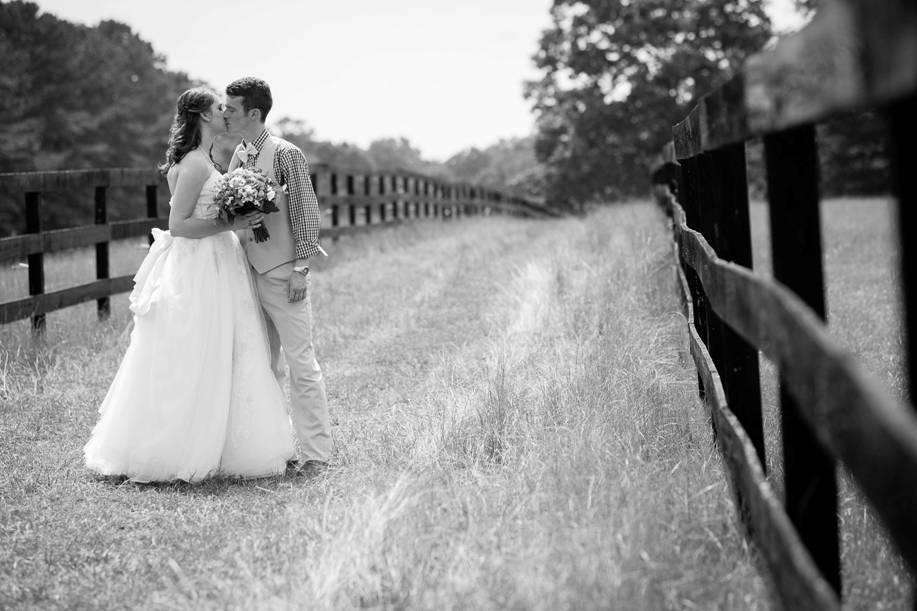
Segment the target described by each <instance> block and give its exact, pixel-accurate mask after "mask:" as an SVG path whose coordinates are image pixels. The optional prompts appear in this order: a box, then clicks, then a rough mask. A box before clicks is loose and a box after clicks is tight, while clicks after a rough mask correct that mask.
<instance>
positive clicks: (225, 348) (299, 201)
mask: <svg viewBox="0 0 917 611" xmlns="http://www.w3.org/2000/svg"><path fill="white" fill-rule="evenodd" d="M272 104H273V99H272V97H271V90H270V87H268V84H267V83H265V82H264V81H262V80H260V79H257V78H252V77H246V78H242V79H239V80H236V81H234V82H232V83H231V84H230V85H229V86H227V87H226V95H225V98H224V97H223V96H220V95H219V94H217V93H216V92H214V91H212V90H210V89H208V88H204V87H197V88H194V89H189V90H188V91H185V92H184V93H182V94H181V95H180V96H179V97H178V101H177V103H176V109H175V118H174V121H173V123H172V128H171V130H170V133H169V144H168V148H167V150H166V154H165V163H163V164H162V165H161V166H160V170H161V171H162V173H163V174H164V175H165V176H166V179H167V181H168V184H169V191H170V193H171V195H172V198H171V200H170V201H169V206H170V211H169V231H166V232H164V231H160V230H158V229H154V230H153V236H154V242H153V245H152V246H151V247H150V250H149V253H148V254H147V255H146V257H145V258H144V260H143V263H141V265H140V268H139V270H138V271H137V275H136V276H135V278H134V289H133V292H132V293H131V295H130V309H131V312H132V313H133V319H134V327H133V330H132V332H131V336H130V345H129V346H128V348H127V352H126V353H125V354H124V358H123V360H122V361H121V365H120V367H119V369H118V372H117V374H116V375H115V377H114V381H113V382H112V383H111V387H110V388H109V390H108V394H107V395H106V396H105V399H104V400H103V401H102V404H101V407H100V408H99V412H100V414H101V416H100V418H99V421H98V423H97V424H96V426H95V428H94V429H93V431H92V434H91V436H90V439H89V441H88V443H87V444H86V445H85V447H84V449H83V452H84V455H85V460H86V466H87V467H88V468H89V469H90V470H91V471H94V472H96V473H99V474H101V475H106V476H120V477H125V478H127V479H130V480H132V481H136V482H170V481H175V480H182V481H185V482H192V483H193V482H199V481H201V480H204V479H206V478H211V477H217V476H220V477H237V478H257V477H269V476H274V475H281V474H284V473H286V472H287V471H288V470H292V471H293V472H294V473H302V474H307V475H312V474H315V473H317V472H319V471H320V470H321V469H323V468H324V467H327V465H328V461H329V459H330V455H331V447H332V440H331V430H330V422H329V417H328V404H327V399H326V396H325V383H324V380H323V378H322V371H321V369H320V367H319V365H318V362H317V361H316V359H315V351H314V348H313V345H312V330H311V328H312V306H311V296H310V286H311V283H310V280H311V278H310V276H309V267H308V260H309V258H310V257H312V256H315V255H319V254H321V255H324V254H325V252H324V251H323V250H322V248H321V246H319V243H318V232H319V227H320V225H321V214H320V211H319V207H318V201H317V199H316V197H315V192H314V190H313V189H312V183H311V181H310V178H309V166H308V163H307V161H306V158H305V156H304V155H303V153H302V151H301V150H300V149H299V148H298V147H296V146H295V145H293V144H291V143H290V142H287V141H286V140H283V139H281V138H278V137H276V136H273V135H271V134H270V133H269V132H268V131H267V130H266V129H265V127H264V122H265V119H266V118H267V115H268V113H269V112H270V110H271V106H272ZM227 131H228V132H229V134H230V135H233V136H238V137H239V138H241V142H240V144H239V145H238V146H237V147H236V150H235V152H234V153H233V156H232V158H231V160H230V163H229V171H230V172H231V171H233V170H235V169H236V168H240V167H241V168H248V169H258V170H260V171H261V172H263V173H264V174H265V175H267V176H268V177H269V178H271V179H273V181H274V183H275V184H276V185H278V187H277V188H276V190H275V193H276V195H275V200H274V204H275V205H276V207H277V208H278V210H277V212H275V213H273V214H263V213H261V212H258V211H255V212H250V213H247V214H244V215H239V216H235V217H232V216H230V215H223V214H221V209H220V205H219V203H218V202H217V198H216V194H217V191H218V189H219V186H220V183H221V178H222V172H221V168H220V167H219V165H218V164H216V163H215V162H214V161H213V159H212V158H211V156H210V150H211V148H212V146H213V142H214V139H215V138H217V136H220V135H222V134H225V133H226V132H227ZM227 217H228V218H227ZM258 227H264V228H266V229H267V230H268V233H269V235H270V237H269V239H268V240H266V241H258V240H256V239H255V237H254V233H253V229H254V228H258ZM281 354H282V356H281ZM284 361H285V362H286V367H285V366H284V364H283V363H284ZM287 369H289V383H290V401H289V405H288V404H287V400H286V397H285V395H284V392H283V390H282V388H281V383H280V379H282V378H283V377H284V375H285V372H286V370H287ZM294 431H295V435H294ZM294 437H295V439H294ZM295 442H298V444H297V443H295ZM297 445H298V448H299V451H298V452H297V451H296V446H297Z"/></svg>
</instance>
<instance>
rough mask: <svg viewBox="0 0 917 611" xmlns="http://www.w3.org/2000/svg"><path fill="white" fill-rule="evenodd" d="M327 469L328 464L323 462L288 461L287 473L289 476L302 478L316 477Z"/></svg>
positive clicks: (312, 460) (313, 460)
mask: <svg viewBox="0 0 917 611" xmlns="http://www.w3.org/2000/svg"><path fill="white" fill-rule="evenodd" d="M327 468H328V463H326V462H325V461H324V460H315V459H310V460H305V461H303V460H295V459H294V460H288V461H287V471H288V472H289V473H290V474H291V475H296V476H302V477H316V476H318V475H320V474H321V473H322V472H323V471H324V470H325V469H327Z"/></svg>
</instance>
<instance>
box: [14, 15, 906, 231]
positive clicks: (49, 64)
mask: <svg viewBox="0 0 917 611" xmlns="http://www.w3.org/2000/svg"><path fill="white" fill-rule="evenodd" d="M797 4H798V5H799V6H800V10H803V11H807V12H809V13H811V12H812V11H813V10H816V9H817V6H816V0H797ZM550 16H551V26H550V27H549V28H547V29H546V30H545V31H544V32H543V33H542V36H541V39H540V42H539V45H538V48H537V51H536V53H535V55H534V57H533V60H534V62H535V65H536V67H537V69H538V71H539V72H540V78H538V79H535V80H533V81H530V82H527V83H525V86H524V95H525V97H526V99H527V100H528V101H529V102H530V104H531V106H532V109H533V111H534V114H535V122H536V131H535V133H533V134H532V135H531V136H529V137H526V138H515V139H507V140H501V141H500V142H497V143H495V144H493V145H491V146H489V147H486V148H483V149H479V148H471V149H467V150H464V151H461V152H459V153H457V154H455V155H453V156H452V157H451V158H449V159H447V160H446V161H444V162H438V161H431V160H428V159H424V158H423V156H422V154H421V152H420V151H419V150H418V149H417V148H416V147H415V146H413V145H412V144H411V142H410V141H409V140H407V139H405V138H384V139H379V140H376V141H374V142H372V143H371V144H370V145H369V146H368V147H367V148H365V149H364V148H361V147H359V146H356V145H353V144H349V143H336V142H330V141H326V140H321V139H318V138H317V137H316V136H315V133H314V130H313V129H312V128H311V126H309V125H308V124H307V123H305V122H304V121H302V120H299V119H293V118H281V119H280V120H279V121H278V122H276V123H274V124H273V125H272V127H273V129H274V131H276V132H277V133H278V134H279V135H282V136H283V137H286V138H288V139H290V140H291V141H293V142H295V143H296V144H298V145H299V146H300V147H301V148H303V150H304V151H306V153H307V156H308V157H309V158H310V160H311V161H312V162H313V163H328V164H332V165H335V166H339V167H344V168H349V169H352V170H353V171H355V172H375V171H391V170H398V169H405V170H411V171H415V172H421V173H424V174H428V175H431V176H435V177H440V178H444V179H448V180H458V181H466V182H472V183H477V184H482V185H485V186H489V187H494V188H500V189H507V190H511V191H515V192H518V193H521V194H525V195H529V196H535V197H544V198H546V199H547V200H548V201H550V202H551V203H552V204H554V205H558V206H566V207H568V208H570V209H574V210H575V209H579V208H581V207H582V206H583V205H584V204H585V203H588V202H592V201H614V200H616V199H618V198H621V197H630V196H640V195H645V194H646V192H647V189H648V187H649V184H648V183H649V166H650V162H651V159H652V158H653V156H654V155H656V153H657V152H658V151H659V149H660V148H661V146H662V144H663V143H664V142H666V141H667V140H668V139H670V138H671V125H672V124H673V123H675V122H676V121H678V120H680V119H681V118H682V117H684V115H685V114H686V113H687V111H688V110H689V109H690V107H691V106H692V105H693V103H694V101H695V100H696V99H697V98H698V97H699V96H702V95H704V94H705V93H706V92H708V91H710V90H712V89H714V88H715V87H716V86H717V85H718V84H719V83H721V82H722V81H723V80H724V79H725V78H726V77H727V76H728V75H729V74H731V73H733V72H734V71H736V70H738V69H739V67H740V66H741V64H742V62H743V61H744V60H745V59H746V58H747V57H748V56H749V55H750V54H752V53H755V52H757V51H759V50H760V49H761V48H762V47H764V46H765V45H766V44H767V43H768V41H770V40H771V39H772V38H773V28H772V25H771V22H770V20H769V18H768V16H767V13H766V12H765V11H764V8H763V0H585V1H584V0H554V2H553V4H552V6H551V9H550ZM198 84H206V83H201V82H200V81H198V80H195V79H193V78H191V77H190V76H188V75H187V74H186V73H184V72H180V71H173V70H169V69H167V68H166V62H165V58H164V57H163V56H162V55H161V54H159V53H157V52H156V50H155V49H154V48H153V47H152V45H151V44H150V43H148V42H146V41H144V40H143V39H142V38H140V37H139V36H138V35H137V34H136V33H135V32H133V31H132V29H131V28H130V26H128V25H126V24H123V23H119V22H117V21H102V22H101V23H99V24H98V25H96V26H91V27H90V26H83V25H78V24H74V23H71V22H68V21H66V20H63V19H60V18H58V17H56V16H54V15H52V14H48V13H41V12H40V9H39V7H38V6H37V5H36V4H34V3H32V2H25V1H21V0H16V1H13V2H3V3H0V172H17V171H35V170H56V169H82V168H99V167H103V168H104V167H152V166H154V165H155V164H157V163H158V162H159V161H161V159H162V155H163V152H164V149H165V145H166V139H167V133H168V127H169V124H170V121H171V117H172V113H173V112H174V101H175V98H176V96H177V94H178V93H179V92H181V91H182V90H184V89H186V88H188V87H191V86H194V85H198ZM883 135H884V127H883V126H882V125H881V124H880V123H879V121H878V119H877V118H875V117H874V116H872V115H869V114H866V115H857V116H854V117H850V118H848V119H846V120H838V121H833V122H831V123H829V124H826V125H823V126H819V140H820V144H821V152H822V177H823V185H824V192H825V193H826V194H828V195H837V194H845V193H876V192H881V191H883V190H884V189H885V185H886V184H887V175H888V164H887V160H886V157H885V155H884V144H883ZM224 153H225V151H224ZM762 176H763V172H762V168H761V161H760V151H758V150H757V149H755V147H754V146H752V147H750V149H749V178H750V183H751V185H752V187H753V188H754V189H757V190H759V191H761V190H763V188H764V187H763V180H762ZM90 197H91V194H88V195H87V196H86V200H87V201H89V198H90ZM46 201H47V203H46V206H45V215H46V225H47V226H48V227H56V226H67V225H73V224H79V223H83V222H91V221H90V220H87V219H90V218H91V216H90V215H91V206H89V205H88V204H87V205H82V204H81V205H74V203H73V198H72V197H69V199H67V198H66V197H65V195H64V194H50V195H49V196H48V197H47V200H46ZM113 201H114V200H113ZM137 209H138V210H140V209H142V208H139V207H138V208H137ZM23 212H24V211H23V205H22V200H21V194H13V193H4V192H2V191H0V235H8V234H10V233H17V232H19V231H22V229H23V225H24V220H23ZM119 214H126V215H127V216H131V214H129V213H127V212H123V213H122V212H120V211H119V209H118V208H117V207H115V208H113V210H112V215H113V218H118V215H119ZM133 215H134V216H136V213H134V214H133Z"/></svg>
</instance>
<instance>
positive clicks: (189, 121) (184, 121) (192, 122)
mask: <svg viewBox="0 0 917 611" xmlns="http://www.w3.org/2000/svg"><path fill="white" fill-rule="evenodd" d="M216 99H217V94H216V93H215V92H214V91H213V90H212V89H210V88H208V87H194V88H193V89H189V90H188V91H186V92H184V93H183V94H181V95H180V96H178V100H177V101H176V102H175V118H174V119H173V120H172V127H171V129H170V130H169V146H168V148H167V149H166V160H165V163H163V164H162V165H160V166H159V171H160V172H162V173H163V175H165V174H167V173H168V172H169V169H170V168H171V167H172V166H173V165H175V164H176V163H178V162H179V161H181V160H182V159H184V157H185V155H187V154H188V152H189V151H191V150H193V149H194V148H195V147H197V146H199V145H200V143H201V113H202V112H206V111H208V110H210V107H211V106H212V105H213V103H214V101H216Z"/></svg>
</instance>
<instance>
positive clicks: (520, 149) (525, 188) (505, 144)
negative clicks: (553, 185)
mask: <svg viewBox="0 0 917 611" xmlns="http://www.w3.org/2000/svg"><path fill="white" fill-rule="evenodd" d="M445 165H446V169H447V170H448V171H449V174H450V175H451V176H453V177H455V178H456V179H457V180H461V181H465V182H470V183H474V184H480V185H485V186H488V187H493V188H497V189H506V190H509V191H513V192H515V193H519V194H521V195H527V196H532V197H541V195H542V193H543V189H544V168H543V166H542V165H541V164H540V163H539V162H538V160H537V159H536V158H535V137H534V136H528V137H525V138H508V139H505V140H500V141H499V142H497V143H496V144H494V145H491V146H489V147H487V148H486V149H483V150H481V149H477V148H471V149H467V150H464V151H462V152H460V153H457V154H456V155H453V156H452V157H450V158H449V159H448V160H447V161H446V164H445Z"/></svg>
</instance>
